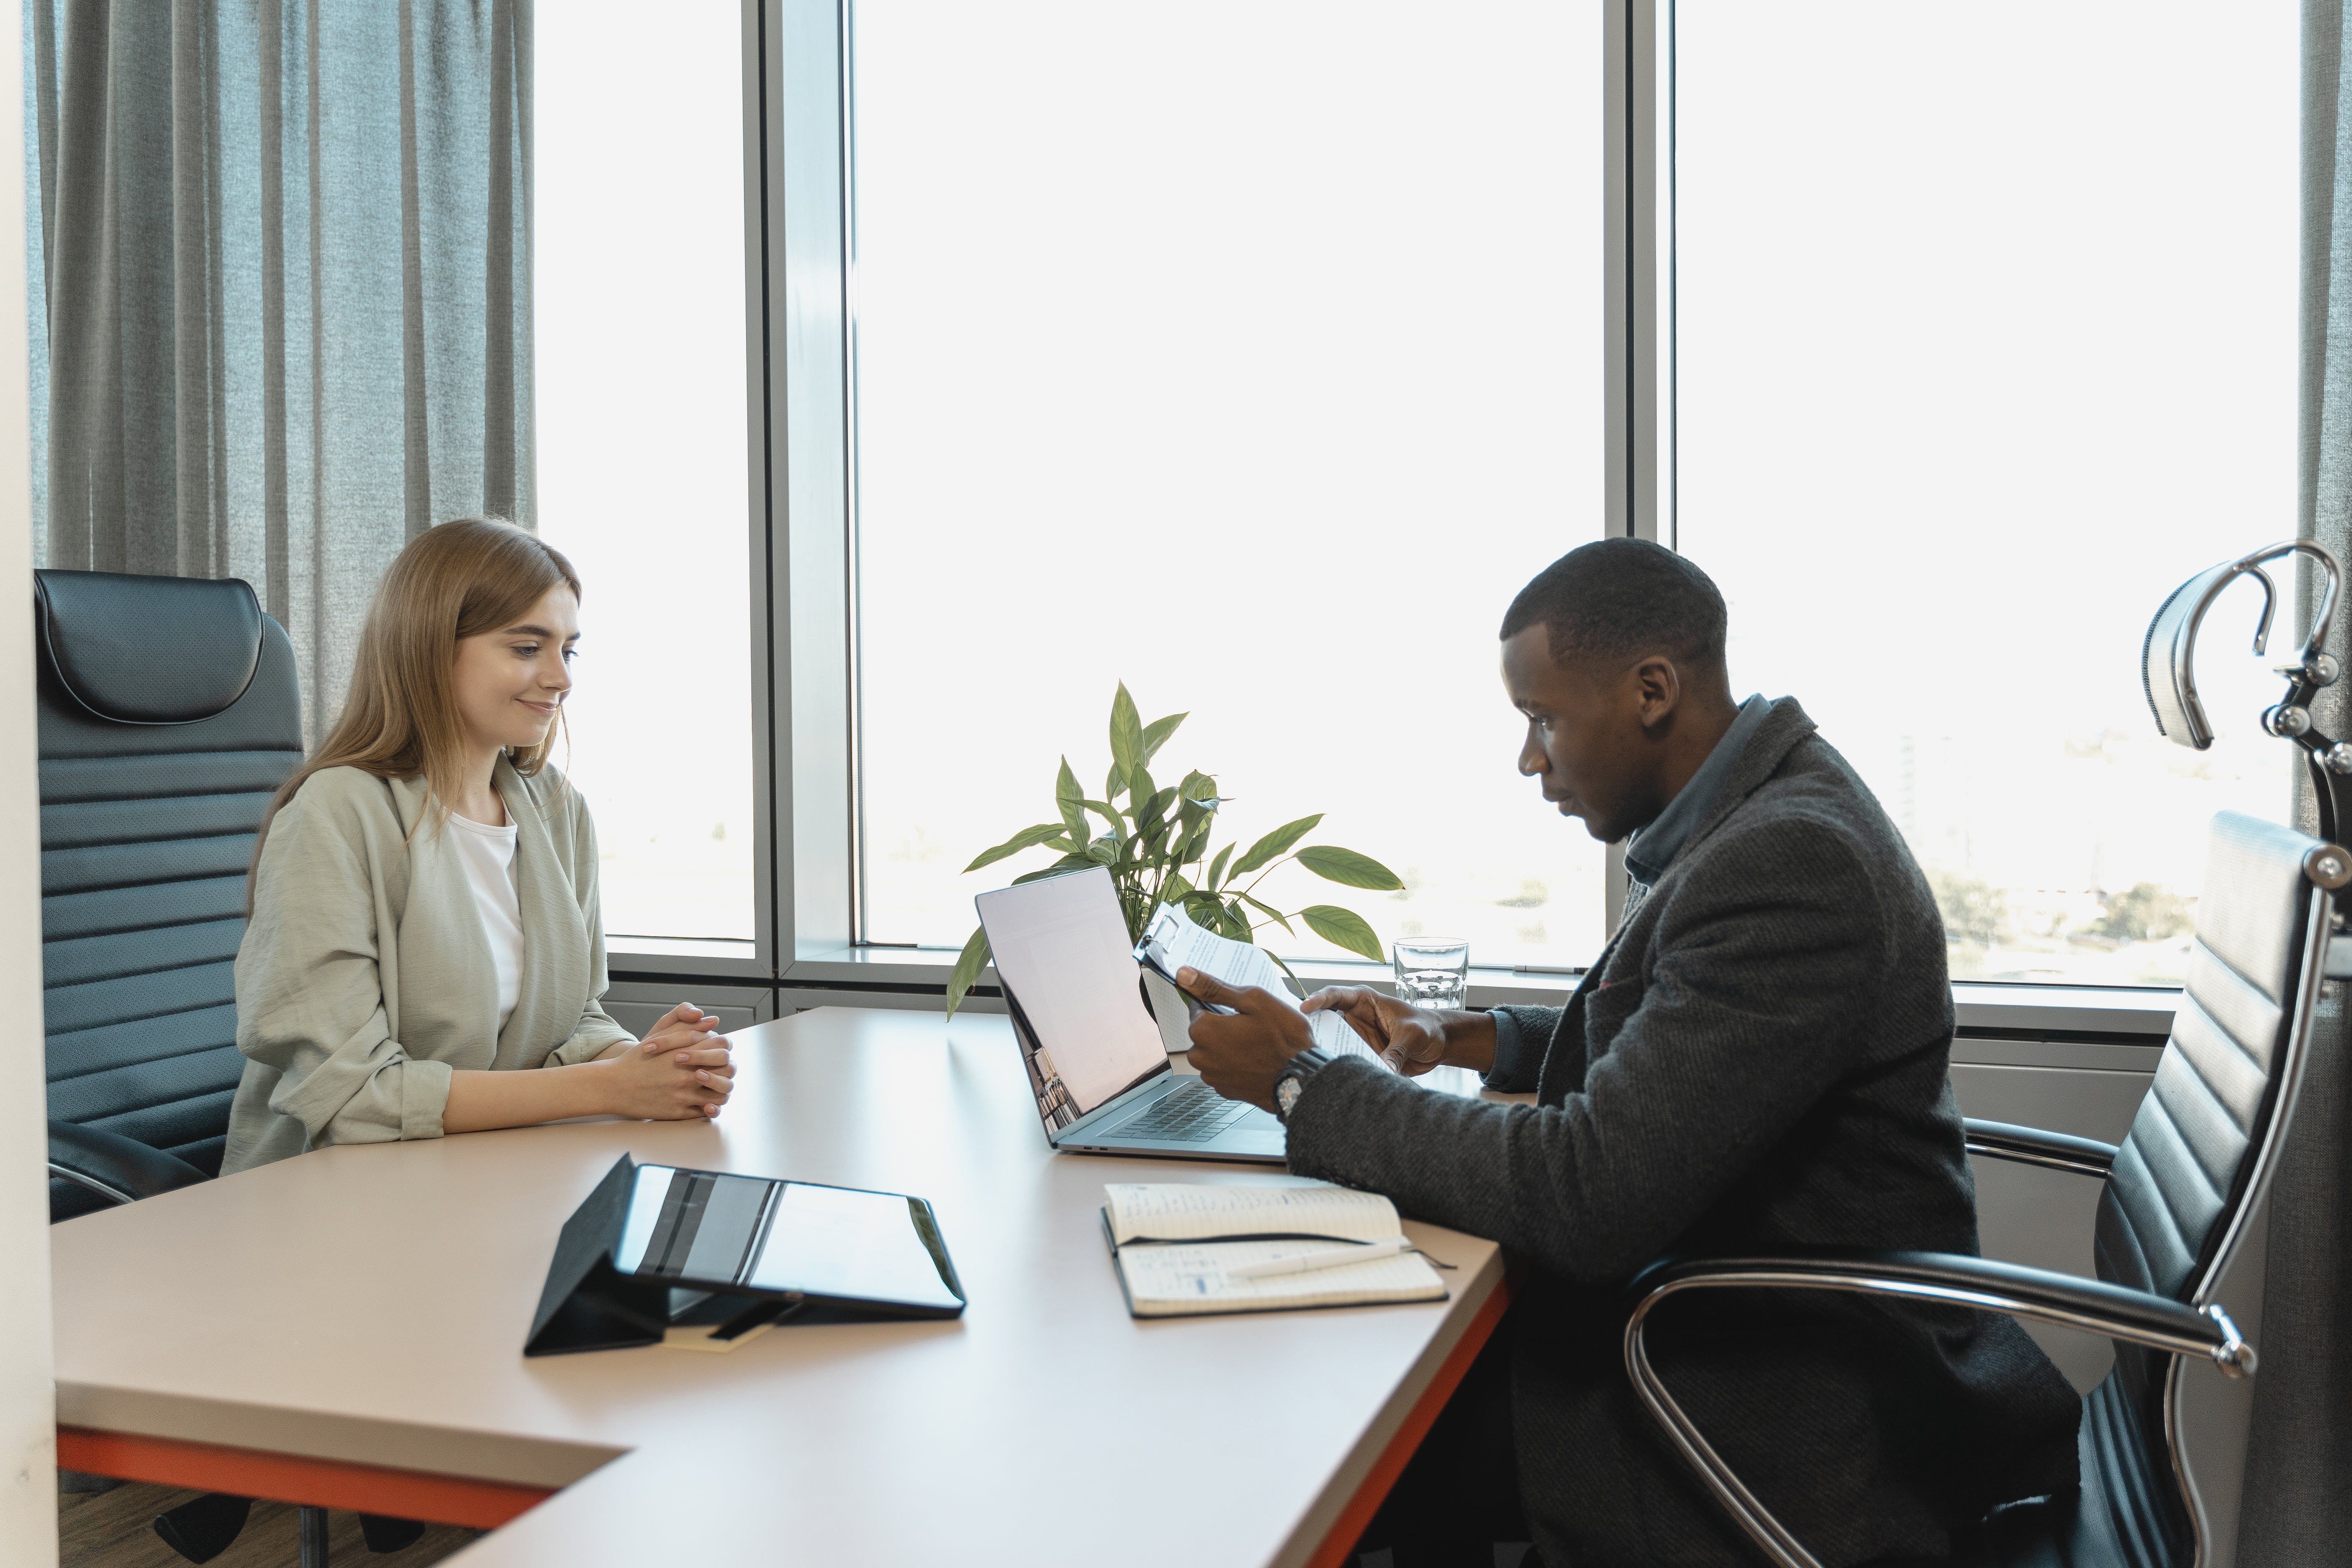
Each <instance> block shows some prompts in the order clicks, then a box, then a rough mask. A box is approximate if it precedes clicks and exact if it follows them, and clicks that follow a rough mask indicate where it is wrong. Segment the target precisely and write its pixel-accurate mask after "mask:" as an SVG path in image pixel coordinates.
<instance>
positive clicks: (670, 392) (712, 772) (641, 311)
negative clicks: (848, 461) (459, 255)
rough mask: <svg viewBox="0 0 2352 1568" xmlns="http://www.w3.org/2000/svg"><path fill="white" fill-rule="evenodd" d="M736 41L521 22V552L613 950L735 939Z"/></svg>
mask: <svg viewBox="0 0 2352 1568" xmlns="http://www.w3.org/2000/svg"><path fill="white" fill-rule="evenodd" d="M741 27H742V18H741V16H740V14H739V13H738V11H737V8H736V7H735V6H734V5H727V4H715V3H713V0H697V3H696V4H693V5H670V6H666V7H664V8H663V10H662V11H661V13H660V20H659V25H658V26H648V25H647V13H646V10H645V9H644V8H643V7H642V6H636V5H622V4H618V3H617V0H565V3H564V4H563V5H557V6H548V7H542V8H541V11H540V14H539V20H538V26H537V27H536V29H535V31H536V40H535V41H536V59H535V73H534V88H535V91H536V94H537V121H536V126H535V130H536V153H537V170H536V180H537V192H536V196H537V201H536V207H535V216H534V222H535V226H536V234H535V241H536V261H537V267H536V271H535V274H534V279H533V285H534V291H535V294H536V300H535V307H536V317H537V320H536V326H535V332H536V336H537V340H538V363H537V382H538V386H537V392H538V435H539V487H540V491H539V494H540V500H539V521H540V536H541V538H543V539H545V540H546V541H547V542H549V543H551V544H552V545H554V546H556V547H557V548H558V549H560V550H562V551H563V552H566V553H567V554H569V555H570V556H571V557H572V562H573V563H574V564H575V565H577V566H578V567H579V569H580V575H581V581H582V584H583V587H584V589H585V590H586V594H585V603H584V605H583V608H582V613H581V631H582V637H581V645H580V646H581V658H580V662H579V664H578V667H577V669H576V674H577V677H578V680H579V685H578V687H577V689H576V690H575V692H574V694H573V696H572V699H571V700H570V702H569V704H568V706H569V709H570V714H569V718H570V723H571V731H572V752H571V756H570V758H569V760H568V766H569V769H570V772H571V776H572V780H573V781H574V782H575V783H576V784H578V785H579V786H580V788H581V790H582V791H583V793H584V794H585V795H587V797H588V801H589V804H590V805H591V806H592V807H593V810H594V812H595V814H596V828H597V834H598V844H599V847H600V848H601V850H602V853H603V892H604V930H605V931H606V932H607V934H608V936H611V937H612V938H613V940H614V945H615V946H625V942H622V941H621V938H622V937H624V936H626V935H639V936H659V937H719V938H740V939H749V938H751V936H752V935H753V923H752V921H753V917H752V896H753V882H752V815H751V811H752V774H751V742H752V735H751V598H750V595H749V594H748V593H747V592H746V591H745V587H744V574H745V571H746V568H747V564H748V563H749V560H750V550H749V535H748V532H747V530H748V529H749V527H750V520H751V511H750V504H749V497H748V494H747V486H748V483H749V479H748V469H747V467H746V457H745V441H746V433H745V432H746V422H745V414H744V391H745V368H744V342H745V323H744V310H743V301H744V261H743V96H742V94H743V86H742V80H743V79H742V69H743V64H742V59H743V56H742V32H741ZM557 761H558V763H565V762H566V759H565V758H564V756H563V754H562V750H561V749H560V748H559V750H558V752H557Z"/></svg>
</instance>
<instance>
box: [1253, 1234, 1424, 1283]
mask: <svg viewBox="0 0 2352 1568" xmlns="http://www.w3.org/2000/svg"><path fill="white" fill-rule="evenodd" d="M1411 1247H1412V1243H1411V1242H1409V1241H1407V1240H1405V1238H1404V1237H1401V1236H1398V1237H1390V1238H1389V1239H1388V1240H1386V1241H1374V1242H1359V1243H1357V1244H1355V1245H1353V1246H1349V1247H1324V1248H1322V1249H1321V1250H1320V1251H1317V1252H1302V1253H1299V1254H1297V1256H1296V1257H1292V1258H1267V1259H1266V1260H1265V1262H1264V1263H1239V1264H1235V1265H1234V1267H1233V1268H1228V1269H1226V1270H1225V1273H1226V1275H1227V1277H1229V1278H1231V1279H1265V1278H1266V1277H1267V1276H1268V1275H1272V1274H1307V1273H1312V1272H1313V1271H1314V1270H1316V1269H1318V1268H1339V1267H1341V1266H1342V1265H1344V1264H1349V1263H1365V1262H1369V1261H1370V1260H1371V1259H1372V1258H1393V1257H1395V1256H1396V1255H1397V1254H1398V1253H1400V1252H1404V1251H1407V1250H1409V1249H1410V1248H1411Z"/></svg>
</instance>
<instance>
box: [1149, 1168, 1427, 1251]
mask: <svg viewBox="0 0 2352 1568" xmlns="http://www.w3.org/2000/svg"><path fill="white" fill-rule="evenodd" d="M1103 1196H1104V1198H1105V1199H1106V1200H1107V1201H1108V1202H1107V1206H1108V1208H1109V1211H1110V1227H1111V1235H1112V1237H1114V1238H1115V1239H1116V1240H1117V1241H1118V1242H1119V1244H1120V1245H1121V1246H1124V1245H1125V1244H1126V1243H1128V1242H1130V1241H1210V1240H1213V1239H1215V1238H1217V1237H1242V1236H1302V1237H1331V1238H1332V1239H1334V1240H1337V1241H1384V1240H1386V1239H1387V1238H1389V1237H1392V1236H1395V1235H1398V1234H1399V1233H1400V1232H1401V1231H1402V1229H1403V1228H1404V1227H1403V1226H1402V1223H1401V1222H1400V1221H1399V1220H1398V1218H1397V1211H1396V1205H1394V1204H1392V1203H1391V1202H1389V1200H1388V1199H1386V1198H1384V1197H1382V1196H1381V1195H1380V1194H1378V1193H1359V1192H1354V1191H1351V1190H1349V1188H1346V1187H1248V1186H1200V1185H1193V1184H1187V1183H1181V1182H1149V1183H1147V1182H1115V1183H1110V1184H1106V1185H1105V1186H1104V1188H1103ZM1294 1250H1296V1248H1294ZM1310 1250H1311V1249H1310Z"/></svg>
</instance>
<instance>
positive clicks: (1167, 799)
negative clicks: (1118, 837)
mask: <svg viewBox="0 0 2352 1568" xmlns="http://www.w3.org/2000/svg"><path fill="white" fill-rule="evenodd" d="M1175 804H1176V790H1175V787H1174V786H1173V785H1171V786H1170V787H1169V788H1167V789H1163V790H1161V791H1160V792H1159V793H1158V794H1156V795H1153V796H1152V797H1151V798H1150V800H1147V801H1145V802H1144V803H1143V805H1142V807H1141V808H1140V809H1139V810H1138V811H1137V812H1136V814H1135V830H1136V832H1138V833H1149V832H1150V831H1151V829H1153V828H1155V827H1159V826H1163V825H1164V824H1165V823H1166V822H1167V820H1168V808H1169V807H1170V806H1171V805H1175Z"/></svg>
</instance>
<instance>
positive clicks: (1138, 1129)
mask: <svg viewBox="0 0 2352 1568" xmlns="http://www.w3.org/2000/svg"><path fill="white" fill-rule="evenodd" d="M1249 1110H1250V1108H1249V1106H1248V1105H1247V1104H1246V1103H1244V1101H1241V1100H1227V1099H1226V1098H1225V1097H1224V1096H1223V1095H1221V1094H1219V1093H1218V1092H1217V1091H1216V1090H1215V1089H1211V1088H1210V1087H1209V1086H1208V1085H1207V1084H1205V1083H1200V1082H1197V1081H1196V1082H1192V1083H1186V1084H1180V1085H1178V1086H1177V1087H1176V1088H1174V1089H1170V1090H1169V1091H1168V1092H1167V1093H1166V1094H1163V1095H1161V1096H1160V1098H1159V1099H1158V1100H1153V1101H1152V1102H1151V1103H1150V1105H1148V1106H1146V1107H1144V1108H1143V1109H1142V1110H1139V1111H1138V1112H1136V1113H1135V1114H1134V1115H1133V1116H1130V1117H1129V1118H1128V1119H1127V1120H1126V1121H1122V1122H1120V1123H1119V1124H1118V1126H1116V1127H1114V1128H1112V1129H1111V1131H1113V1132H1116V1133H1118V1135H1119V1136H1120V1137H1122V1138H1152V1139H1157V1140H1158V1141H1160V1142H1163V1143H1206V1142H1208V1141H1209V1140H1210V1139H1212V1138H1214V1137H1215V1136H1216V1135H1217V1134H1218V1133H1220V1132H1223V1131H1224V1130H1225V1129H1226V1128H1228V1127H1231V1126H1232V1125H1233V1124H1234V1122H1236V1121H1240V1120H1241V1119H1242V1118H1243V1117H1244V1116H1247V1115H1248V1114H1249Z"/></svg>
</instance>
